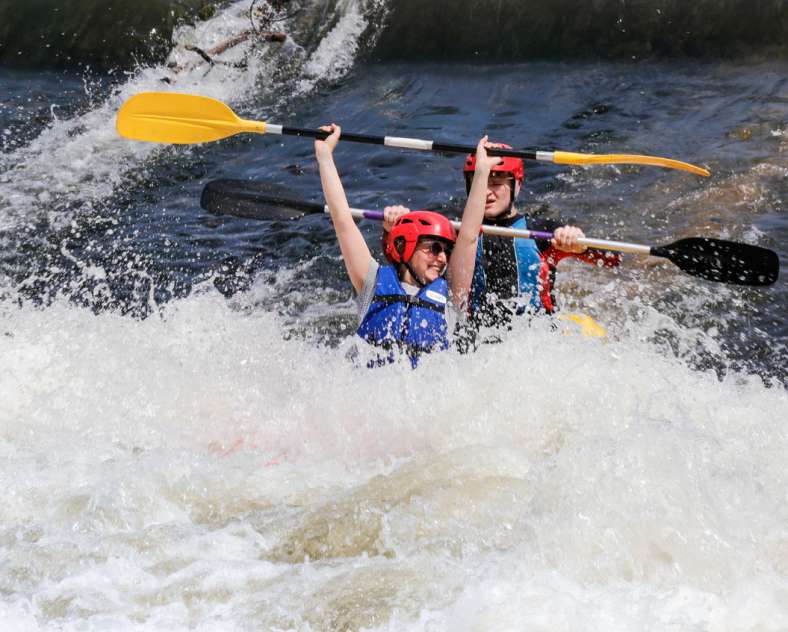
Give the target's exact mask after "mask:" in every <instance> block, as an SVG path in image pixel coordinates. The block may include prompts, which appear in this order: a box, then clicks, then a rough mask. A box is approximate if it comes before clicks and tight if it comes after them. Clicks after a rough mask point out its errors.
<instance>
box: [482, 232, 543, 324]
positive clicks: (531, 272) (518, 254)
mask: <svg viewBox="0 0 788 632" xmlns="http://www.w3.org/2000/svg"><path fill="white" fill-rule="evenodd" d="M511 228H519V229H527V228H528V225H527V222H526V219H525V217H520V218H518V219H517V220H516V221H515V222H514V223H513V224H511ZM483 239H484V235H480V236H479V242H478V245H477V247H476V264H475V266H474V270H473V281H472V282H471V298H470V309H471V312H473V311H474V310H476V309H477V308H478V307H479V305H480V304H481V302H482V301H483V300H484V298H485V294H486V293H487V273H486V271H485V266H486V261H485V256H484V243H483ZM511 241H512V242H513V244H512V247H511V250H510V252H511V253H512V256H513V257H514V259H515V266H516V270H517V287H516V291H514V292H512V296H506V297H499V298H514V297H517V302H518V303H519V308H518V309H517V312H518V313H524V312H526V311H529V312H537V311H541V310H542V309H543V308H544V305H543V304H542V299H541V297H540V289H541V288H540V281H539V272H540V270H541V268H542V258H541V257H540V255H539V249H538V248H537V246H536V242H535V241H534V240H533V239H513V240H511ZM513 289H515V288H513Z"/></svg>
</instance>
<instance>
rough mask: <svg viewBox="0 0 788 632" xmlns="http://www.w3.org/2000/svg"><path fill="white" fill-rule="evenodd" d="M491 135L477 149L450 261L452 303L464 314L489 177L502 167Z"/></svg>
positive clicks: (471, 279) (469, 290) (448, 274)
mask: <svg viewBox="0 0 788 632" xmlns="http://www.w3.org/2000/svg"><path fill="white" fill-rule="evenodd" d="M490 146H491V145H490V143H488V142H487V136H484V137H482V139H481V140H480V141H479V144H478V145H477V147H476V170H475V171H474V174H473V182H472V183H471V190H470V193H468V201H467V202H466V203H465V210H464V211H463V213H462V223H461V224H460V231H459V233H458V234H457V241H456V243H455V244H454V252H453V253H452V255H451V260H450V261H449V266H448V271H447V276H448V280H449V291H450V294H451V299H452V302H453V303H454V304H455V305H456V306H457V308H458V309H459V310H460V311H462V312H464V311H466V310H467V307H468V297H469V295H470V293H471V282H472V281H473V268H474V266H475V264H476V248H477V242H478V240H479V231H480V230H481V226H482V221H483V220H484V204H485V201H486V198H487V177H488V176H489V175H490V169H491V168H492V167H493V165H497V164H500V162H501V159H500V158H498V157H495V156H487V150H486V148H487V147H490Z"/></svg>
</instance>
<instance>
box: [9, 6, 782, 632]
mask: <svg viewBox="0 0 788 632" xmlns="http://www.w3.org/2000/svg"><path fill="white" fill-rule="evenodd" d="M392 4H393V3H392ZM248 6H249V5H248V1H245V2H235V3H230V4H228V5H227V6H225V7H224V8H222V9H221V10H220V11H219V12H218V13H217V14H216V15H215V16H214V17H212V18H210V19H209V20H204V21H200V22H197V23H195V24H194V25H191V26H190V25H187V24H183V25H181V26H180V27H178V28H176V29H175V31H174V35H173V38H174V39H173V47H172V50H171V51H170V52H169V54H168V58H167V59H166V60H163V61H161V62H158V61H157V62H152V63H149V64H147V65H142V66H139V67H129V68H116V69H114V70H113V71H111V72H103V71H102V72H99V71H97V70H96V71H93V72H89V73H85V72H79V73H74V72H64V71H55V70H48V71H31V70H20V69H14V70H11V69H9V68H0V149H1V150H2V153H0V485H1V486H2V488H3V490H4V497H3V501H4V502H3V503H2V504H1V505H0V629H2V630H14V631H16V630H19V631H27V630H30V631H32V630H69V631H70V630H74V631H76V630H112V631H113V632H114V631H118V630H161V629H169V630H173V631H177V630H206V631H207V630H398V631H399V630H469V631H470V630H485V631H486V630H501V631H503V630H513V629H517V630H521V629H528V630H622V631H624V630H634V629H653V630H710V631H714V632H721V631H727V630H731V631H734V630H735V631H739V630H784V629H786V628H788V605H787V604H788V496H786V490H787V489H788V468H786V465H785V464H786V458H787V457H788V424H787V423H786V420H788V392H786V385H788V363H786V342H787V341H788V316H787V314H788V309H786V308H787V307H788V289H787V288H786V283H785V280H784V279H785V273H786V271H785V268H784V266H783V270H782V278H781V280H780V281H778V283H777V284H776V285H774V286H772V287H770V288H763V289H752V288H741V287H733V286H724V285H719V284H711V283H707V282H705V281H702V280H700V279H696V278H693V277H689V276H687V275H684V274H682V273H681V272H680V271H678V270H677V269H676V268H675V267H674V266H671V264H669V263H664V262H663V263H659V262H655V261H648V260H643V259H639V258H637V257H631V256H630V257H627V258H626V259H625V262H624V264H623V266H622V268H621V269H620V270H617V271H609V270H597V269H594V268H590V267H587V266H581V265H575V264H571V265H568V266H566V269H563V268H562V269H560V271H559V286H558V288H559V294H560V297H559V300H560V303H561V304H562V305H563V306H564V308H566V309H568V310H573V311H582V312H585V313H588V314H591V315H592V316H594V318H596V319H597V320H598V321H599V322H601V323H602V324H604V325H605V326H606V327H607V329H608V337H607V338H605V339H602V340H600V339H590V338H583V337H581V336H578V335H576V334H575V333H574V332H573V331H572V330H571V328H569V327H568V326H565V325H561V326H560V328H559V330H558V331H555V330H554V329H553V328H552V327H551V323H549V322H547V321H545V320H542V319H536V320H534V321H533V322H531V323H530V324H528V323H525V322H522V323H518V324H517V326H516V327H515V329H514V330H513V331H512V332H511V333H510V334H509V336H508V337H507V339H506V340H505V342H504V343H503V344H498V345H487V346H483V347H482V348H481V349H479V350H478V351H477V352H476V353H473V354H468V355H461V354H458V353H456V352H454V351H450V352H447V353H444V354H436V355H433V356H430V357H428V358H426V360H425V361H424V362H423V364H422V366H420V368H419V370H417V371H412V370H410V368H409V367H408V366H407V365H405V364H403V365H393V366H389V367H385V368H384V369H381V370H376V371H368V370H365V369H362V368H359V367H358V366H356V365H354V363H353V362H352V361H350V360H348V359H347V356H348V353H349V351H350V350H351V348H352V347H353V345H354V344H355V341H354V340H353V336H352V332H353V330H354V327H355V316H354V311H353V305H352V301H351V297H350V289H349V284H348V282H347V280H346V277H345V275H344V270H343V264H342V261H341V260H340V259H339V256H338V251H337V247H336V241H335V238H334V236H333V233H332V230H331V227H330V225H329V223H328V221H327V220H326V219H324V218H322V217H314V216H312V217H305V218H303V219H301V220H298V221H297V222H290V223H288V222H253V221H249V220H241V219H237V218H217V217H214V216H211V215H209V214H208V213H206V212H205V211H203V210H201V209H200V208H199V195H200V191H201V189H202V186H203V185H204V183H205V182H207V181H208V180H211V179H214V178H219V177H253V178H258V179H262V180H265V181H267V182H270V183H272V184H276V185H278V186H281V187H283V188H285V189H287V190H289V191H291V192H292V194H293V195H294V197H303V198H305V199H309V200H320V199H321V193H320V184H319V179H318V177H317V171H316V167H315V164H314V156H313V150H312V146H311V143H309V142H307V141H304V140H300V139H284V140H282V139H279V138H276V139H270V138H265V137H262V138H261V137H254V138H250V137H237V138H234V139H230V140H227V141H222V142H220V143H215V144H211V145H205V146H199V147H158V146H154V145H146V144H137V143H130V142H127V141H124V140H122V139H120V138H118V137H117V136H116V134H115V132H114V115H115V112H116V111H117V109H118V107H119V106H120V104H121V103H122V102H123V101H124V100H125V99H126V98H128V97H129V96H131V95H133V94H135V93H137V92H139V91H143V90H177V91H181V92H193V93H199V94H205V95H208V96H214V97H216V98H219V99H221V100H223V101H226V102H228V103H230V104H231V105H232V106H233V108H234V109H235V110H236V111H237V112H239V114H242V115H244V116H246V117H249V118H259V119H262V120H270V121H273V122H278V123H283V124H287V123H291V124H293V125H299V126H305V127H308V126H317V125H319V124H322V123H325V122H329V121H332V120H333V121H337V122H339V123H341V124H343V126H344V127H345V129H347V130H352V131H358V132H366V133H371V134H380V133H388V134H392V135H398V136H413V137H422V138H436V139H441V140H445V141H455V142H463V143H472V142H475V140H476V139H477V137H478V136H479V135H481V133H482V132H484V131H489V132H490V134H491V135H492V136H494V137H495V138H497V139H501V140H507V141H508V142H510V143H512V144H513V145H516V146H530V147H539V148H544V149H548V148H560V149H565V150H569V151H595V152H606V151H614V150H621V151H632V152H640V153H653V154H658V155H666V156H671V157H675V158H680V159H684V160H688V161H690V162H695V163H698V164H703V165H706V166H708V167H709V169H710V170H711V171H712V174H713V175H712V178H710V179H708V180H703V179H698V178H696V177H694V176H691V175H688V174H683V173H678V172H668V171H661V170H657V169H648V168H639V167H612V166H608V167H594V168H588V169H581V168H570V167H559V166H548V165H543V164H539V165H532V164H530V165H527V166H526V174H527V175H526V178H527V179H526V185H527V186H526V190H524V191H523V194H522V200H523V201H525V202H539V203H548V204H549V205H550V208H551V209H552V211H551V212H555V213H557V214H559V213H560V214H561V215H564V216H567V217H574V218H576V220H577V222H578V223H579V224H580V225H582V226H583V227H584V228H585V230H586V233H587V234H588V235H589V236H595V237H600V238H611V239H622V240H628V241H638V242H641V243H650V244H661V243H668V242H670V241H673V240H675V239H678V238H680V237H684V236H690V235H701V236H702V235H708V236H714V237H721V238H725V239H733V240H737V241H747V242H749V243H756V244H759V245H762V246H765V247H769V248H772V249H774V250H776V251H777V252H778V253H779V255H780V258H781V260H782V261H785V260H786V257H788V246H787V244H788V222H787V221H786V215H785V206H784V204H785V200H786V199H788V195H787V194H788V161H787V160H786V150H787V149H788V116H787V114H788V80H787V79H786V77H787V76H788V66H786V62H785V61H784V59H781V58H773V59H752V58H747V59H744V58H734V59H726V60H720V59H717V58H711V57H708V58H703V59H686V58H681V59H650V60H646V61H639V62H637V63H633V62H631V61H621V60H620V61H593V60H589V61H578V60H576V59H562V60H557V61H537V60H532V59H523V60H521V61H518V62H517V63H498V62H497V61H495V60H493V61H489V60H487V61H485V62H484V63H467V61H465V60H460V59H459V58H449V59H445V60H444V61H441V62H440V63H438V62H435V61H432V62H430V61H424V62H419V63H415V62H408V63H405V62H401V61H395V60H392V59H391V58H389V57H387V56H386V55H387V53H386V52H385V51H386V48H385V47H386V46H388V44H387V43H386V37H388V36H387V33H390V31H387V30H386V29H387V28H391V29H393V28H395V27H396V25H397V21H396V20H398V19H400V18H398V17H397V16H398V15H400V16H401V12H402V11H406V10H407V7H408V6H409V5H408V3H403V4H402V5H398V6H399V8H398V9H397V11H399V12H400V13H397V12H393V13H392V11H393V8H394V7H392V6H388V5H387V4H386V3H383V2H377V3H370V2H356V1H352V0H351V1H349V2H340V3H329V4H323V3H319V2H315V3H313V4H312V5H311V11H310V12H309V13H308V14H303V15H299V16H295V17H293V18H292V20H291V21H290V22H285V23H284V26H285V27H287V29H288V31H289V33H290V36H289V38H288V40H287V41H286V42H284V43H283V44H278V43H272V44H267V45H263V46H259V47H256V48H254V49H253V48H251V47H247V46H246V45H242V46H240V47H237V48H235V49H233V50H231V51H228V53H227V54H226V55H225V56H224V57H223V58H222V59H225V60H228V61H244V62H245V65H243V66H242V67H236V66H233V65H222V64H217V65H215V66H213V67H209V66H208V65H207V64H205V63H203V62H202V61H201V60H200V58H199V57H198V56H196V55H194V54H193V53H192V52H190V51H189V50H188V49H187V48H186V46H187V45H197V46H199V47H201V48H203V49H208V48H210V47H212V46H215V45H216V44H217V43H219V42H221V41H223V40H224V39H226V38H228V37H230V36H231V35H232V34H233V33H236V32H238V30H239V29H243V28H246V25H247V16H246V12H247V11H248ZM323 10H325V12H326V13H325V15H321V11H323ZM321 18H322V20H321ZM386 20H388V22H387V21H386ZM378 42H380V46H381V47H382V48H376V46H377V45H378V44H377V43H378ZM376 50H377V51H378V52H379V55H377V56H376V52H375V51H376ZM167 62H173V63H175V64H177V65H179V66H182V67H184V70H182V71H181V72H175V71H174V70H173V69H172V68H170V67H168V65H167ZM165 79H166V80H167V81H166V82H165V81H163V80H165ZM461 160H462V158H461V157H457V156H454V157H450V156H439V155H432V154H422V153H417V152H408V151H401V150H392V149H387V148H377V147H365V146H352V145H350V144H347V145H342V144H340V147H339V149H338V150H337V163H338V165H339V168H340V172H341V173H342V175H343V179H344V182H345V184H346V188H347V192H348V197H349V199H350V201H351V204H352V205H354V206H359V207H365V208H382V207H383V206H384V205H385V204H389V203H394V202H404V203H407V204H410V205H412V206H413V207H414V208H417V207H418V208H421V207H427V208H433V209H441V210H444V211H445V212H447V213H448V214H457V213H458V212H460V210H461V208H462V203H463V182H462V177H461V175H460V165H461ZM362 229H363V231H364V233H365V235H366V236H367V237H368V241H369V243H370V244H371V245H372V246H373V248H375V249H376V252H377V253H378V254H379V246H378V242H379V235H380V233H379V231H380V226H379V225H378V224H375V223H372V222H363V223H362Z"/></svg>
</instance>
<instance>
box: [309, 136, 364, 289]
mask: <svg viewBox="0 0 788 632" xmlns="http://www.w3.org/2000/svg"><path fill="white" fill-rule="evenodd" d="M320 129H323V130H325V131H327V132H331V135H330V136H329V137H328V138H326V139H325V140H324V141H323V140H316V141H315V155H316V156H317V166H318V168H319V169H320V182H321V184H322V185H323V195H324V196H325V198H326V204H327V205H328V210H329V213H330V214H331V221H332V222H333V223H334V232H336V235H337V241H339V251H340V252H341V253H342V258H343V259H344V260H345V269H346V270H347V274H348V277H350V283H351V284H352V285H353V289H354V290H355V291H356V293H358V292H360V291H361V289H362V288H363V286H364V279H365V278H366V276H367V271H368V270H369V264H370V263H371V262H372V254H371V253H370V251H369V246H367V242H366V241H365V240H364V236H363V235H362V234H361V231H360V230H359V229H358V226H357V225H356V222H355V221H353V216H352V215H351V214H350V206H349V205H348V203H347V197H345V189H344V188H343V187H342V181H341V180H340V179H339V172H338V171H337V167H336V165H335V164H334V148H335V147H336V146H337V143H338V142H339V137H340V134H341V133H342V129H341V128H340V127H339V125H335V124H331V125H328V126H325V127H321V128H320Z"/></svg>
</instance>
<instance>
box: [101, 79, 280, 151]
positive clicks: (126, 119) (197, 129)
mask: <svg viewBox="0 0 788 632" xmlns="http://www.w3.org/2000/svg"><path fill="white" fill-rule="evenodd" d="M116 127H117V130H118V134H120V135H121V136H123V137H124V138H129V139H131V140H145V141H148V142H151V143H176V144H188V143H208V142H211V141H214V140H220V139H222V138H227V137H228V136H233V135H235V134H238V133H240V132H253V133H257V134H265V123H262V122H258V121H247V120H244V119H241V118H238V116H236V114H235V112H233V111H232V110H231V109H230V108H229V107H227V106H226V105H225V104H224V103H222V102H221V101H217V100H216V99H211V98H210V97H201V96H195V95H191V94H177V93H175V92H141V93H140V94H137V95H135V96H133V97H131V98H130V99H129V100H128V101H126V103H124V104H123V107H121V108H120V111H119V112H118V120H117V125H116Z"/></svg>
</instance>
